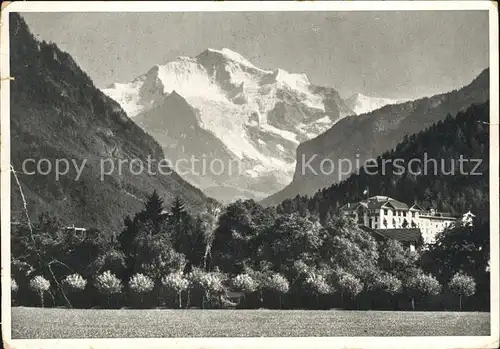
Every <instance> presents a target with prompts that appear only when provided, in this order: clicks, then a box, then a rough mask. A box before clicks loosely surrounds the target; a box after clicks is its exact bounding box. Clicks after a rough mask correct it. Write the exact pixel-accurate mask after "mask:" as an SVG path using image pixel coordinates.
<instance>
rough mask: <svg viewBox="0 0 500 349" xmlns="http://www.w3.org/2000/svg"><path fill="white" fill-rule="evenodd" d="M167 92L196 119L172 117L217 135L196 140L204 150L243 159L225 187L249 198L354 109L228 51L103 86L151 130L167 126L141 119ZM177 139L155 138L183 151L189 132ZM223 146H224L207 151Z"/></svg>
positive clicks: (271, 185) (301, 79)
mask: <svg viewBox="0 0 500 349" xmlns="http://www.w3.org/2000/svg"><path fill="white" fill-rule="evenodd" d="M173 91H175V92H176V93H177V94H179V95H180V96H181V97H182V98H183V100H184V102H183V103H187V104H188V105H189V106H190V108H192V110H194V111H195V113H196V115H197V116H196V118H193V117H192V116H191V117H189V118H188V117H184V116H183V115H179V116H178V117H177V116H170V117H171V118H174V119H176V120H177V119H178V122H179V123H188V122H192V120H196V121H195V123H196V125H191V126H192V127H193V128H192V129H193V130H196V129H203V130H205V131H207V132H209V133H211V134H212V135H214V136H215V137H216V138H217V139H218V140H220V142H219V143H217V142H215V141H213V139H212V140H210V144H211V145H209V146H208V145H207V146H205V145H200V147H201V148H202V149H203V150H206V151H207V152H209V153H211V154H221V153H224V154H227V153H230V154H232V155H231V156H232V157H234V158H237V159H239V160H240V161H241V162H242V163H244V168H245V171H244V173H243V174H242V175H241V177H239V178H233V179H232V181H233V182H232V183H231V185H232V186H233V187H234V188H238V189H243V190H245V195H248V193H254V195H255V196H254V198H257V197H259V196H260V197H263V196H266V195H267V194H269V193H270V192H274V191H276V190H279V189H280V188H282V187H283V186H284V185H286V184H287V183H288V182H289V181H290V180H291V178H292V175H293V170H294V167H295V151H296V148H297V146H298V144H299V143H300V142H302V141H305V140H307V139H310V138H313V137H316V136H317V135H319V134H320V133H321V132H324V131H325V130H327V129H328V128H329V127H331V126H332V125H333V124H334V123H335V122H337V121H338V120H340V119H341V118H343V117H345V116H347V115H350V114H352V113H353V112H352V110H350V109H349V108H348V107H347V106H346V104H345V103H344V101H343V100H342V99H341V98H340V96H339V95H338V93H337V91H335V90H334V89H332V88H329V87H322V86H317V85H314V84H313V83H311V81H310V80H309V78H308V77H307V75H306V74H303V73H299V74H298V73H291V72H288V71H286V70H283V69H275V70H265V69H261V68H259V67H257V66H255V65H254V64H253V63H251V62H250V61H249V60H247V59H246V58H245V57H243V56H242V55H240V54H239V53H237V52H234V51H232V50H230V49H227V48H223V49H221V50H215V49H207V50H205V51H203V52H201V53H200V54H198V55H197V56H195V57H178V58H176V59H175V60H173V61H171V62H168V63H166V64H163V65H156V66H154V67H153V68H151V69H150V70H149V71H148V72H147V73H146V74H144V75H142V76H140V77H138V78H136V79H134V80H133V81H132V82H130V83H125V84H114V85H113V86H110V88H108V89H105V90H103V92H104V93H106V94H107V95H108V96H110V97H111V98H113V99H115V100H116V101H117V102H118V103H119V104H120V105H121V106H122V107H123V109H124V110H125V111H126V112H127V113H128V115H129V116H130V117H131V118H139V119H141V120H142V121H141V124H142V125H144V128H145V130H146V131H147V132H149V133H150V134H156V135H159V134H161V132H165V131H168V130H158V129H154V130H153V129H148V127H149V126H151V125H165V123H162V122H148V121H147V120H146V119H147V118H161V117H162V116H161V115H162V113H164V111H162V110H166V109H161V108H166V106H165V105H164V100H165V98H166V97H167V96H169V95H170V94H172V93H173ZM176 108H177V107H176ZM153 109H154V112H151V113H150V112H149V111H152V110H153ZM176 110H188V109H187V108H177V109H176ZM183 117H184V118H183ZM189 120H191V121H189ZM148 125H149V126H148ZM168 125H169V126H168V127H170V128H171V129H172V128H174V129H183V130H188V129H190V126H189V125H182V127H178V125H173V124H171V123H169V124H168ZM151 127H153V126H151ZM155 127H156V126H155ZM200 132H201V131H200ZM181 136H182V135H179V137H181ZM175 137H176V136H175V135H172V134H169V137H162V141H160V142H163V143H165V144H162V145H163V146H164V147H165V148H168V147H170V146H172V144H173V143H175V145H176V147H184V146H185V147H186V149H188V148H189V145H188V144H186V143H185V142H189V141H191V142H193V140H189V139H187V138H188V137H190V136H188V135H184V136H182V137H185V139H182V138H179V139H177V138H175ZM192 137H196V136H195V135H193V136H192ZM206 137H207V138H206V139H209V138H210V137H208V136H206ZM157 138H158V137H157ZM221 146H222V147H223V148H224V151H222V150H221V149H218V150H217V149H208V148H214V147H218V148H220V147H221ZM205 147H206V148H207V149H204V148H205ZM190 149H193V148H192V147H191V148H190ZM165 152H166V153H168V150H165ZM188 155H189V154H188ZM191 179H192V178H191ZM189 180H190V179H189ZM217 181H220V178H219V179H217V178H215V179H214V182H215V184H214V186H212V188H214V187H218V188H220V186H221V185H224V186H227V185H229V184H228V183H227V182H224V183H221V182H217ZM204 183H206V177H205V178H204ZM193 184H196V185H199V186H200V187H202V189H207V188H204V187H203V185H205V184H203V185H201V184H199V183H193ZM226 192H227V190H226ZM235 196H236V195H235ZM249 197H251V196H249Z"/></svg>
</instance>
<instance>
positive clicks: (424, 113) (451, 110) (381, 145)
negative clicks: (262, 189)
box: [262, 69, 489, 205]
mask: <svg viewBox="0 0 500 349" xmlns="http://www.w3.org/2000/svg"><path fill="white" fill-rule="evenodd" d="M488 99H489V69H485V70H484V71H482V72H481V74H479V76H478V77H477V78H475V79H474V80H473V81H472V82H471V83H470V84H468V85H467V86H464V87H462V88H461V89H458V90H453V91H450V92H448V93H443V94H439V95H435V96H432V97H425V98H421V99H418V100H415V101H409V102H405V103H400V104H394V105H387V106H384V107H382V108H380V109H377V110H374V111H372V112H370V113H366V114H362V115H352V116H348V117H346V118H344V119H342V120H340V121H339V122H338V123H336V124H335V125H333V127H332V128H330V129H329V130H328V131H326V132H324V133H322V134H321V135H319V136H318V137H316V138H313V139H311V140H309V141H307V142H304V143H302V144H300V145H299V147H298V148H297V165H296V168H295V174H294V178H293V180H292V182H291V183H290V184H289V185H288V186H287V187H285V188H284V189H283V190H281V191H280V192H278V193H275V194H273V195H271V196H270V197H268V198H266V199H265V200H263V201H262V202H263V203H264V204H266V205H272V204H274V205H277V204H279V203H280V202H282V201H283V200H285V199H287V198H288V199H290V198H293V197H295V196H296V195H297V194H299V195H313V194H314V193H315V192H316V191H317V190H318V189H322V188H326V187H329V186H330V185H332V184H334V183H338V182H340V181H342V180H344V179H346V178H347V177H349V174H348V173H347V172H348V171H345V170H344V171H345V172H343V173H341V172H340V171H339V168H340V165H338V163H339V162H340V161H341V160H349V161H351V163H352V164H355V161H356V159H359V160H360V161H361V162H363V161H365V160H367V159H370V158H373V157H376V156H379V155H380V154H383V153H384V152H386V151H389V150H391V149H393V148H395V147H396V145H397V144H398V143H400V142H402V141H403V140H404V138H405V136H407V135H411V134H414V133H418V132H420V131H423V130H424V129H426V128H427V127H430V126H431V125H433V124H434V123H436V122H438V121H442V120H443V119H444V118H445V117H446V115H447V114H451V115H456V114H457V113H458V112H459V111H463V110H465V109H467V108H468V107H469V106H470V105H472V104H480V103H484V102H485V101H487V100H488ZM302 159H305V161H302ZM311 159H312V160H311ZM323 159H329V160H332V161H333V163H334V164H335V166H336V167H335V168H334V170H333V171H332V172H329V171H327V172H326V173H321V172H319V171H318V170H319V169H320V165H321V162H322V161H323ZM309 160H311V161H310V162H309V164H310V166H311V167H312V168H313V169H315V171H316V172H317V174H316V173H313V172H312V171H310V169H309V167H305V166H304V168H303V163H307V162H308V161H309ZM355 170H356V167H355V166H353V171H355Z"/></svg>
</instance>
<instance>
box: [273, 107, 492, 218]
mask: <svg viewBox="0 0 500 349" xmlns="http://www.w3.org/2000/svg"><path fill="white" fill-rule="evenodd" d="M488 120H489V106H488V102H486V103H483V104H480V105H473V106H471V107H470V108H468V109H467V110H466V111H463V112H459V113H458V114H457V115H456V117H453V116H451V115H450V114H448V115H447V116H446V118H445V119H444V121H439V122H437V123H436V124H434V125H432V126H431V127H429V128H427V129H426V130H424V131H422V132H420V133H417V134H414V135H411V136H406V137H405V139H404V140H403V142H401V143H399V144H398V145H397V146H396V148H395V149H393V150H391V151H389V152H386V153H384V154H383V155H381V156H379V157H378V158H377V166H376V167H375V166H373V167H371V166H370V167H369V168H368V170H367V169H366V168H362V169H361V170H360V171H359V174H353V175H351V176H350V177H349V178H348V179H346V180H345V181H343V182H341V183H338V184H334V185H332V186H330V187H329V188H325V189H322V190H319V191H318V192H316V193H315V194H314V195H313V196H312V197H307V196H302V197H301V196H297V197H296V198H294V199H287V200H285V201H283V202H282V203H281V204H280V205H278V210H281V211H283V212H294V211H303V210H305V209H307V210H310V211H312V212H315V213H320V215H321V216H323V217H324V216H325V215H326V214H327V213H328V212H329V213H330V214H331V213H334V212H336V211H337V209H338V208H339V207H340V206H341V205H343V204H345V203H347V202H353V201H356V200H361V199H363V198H365V197H366V195H364V194H363V192H364V191H365V190H368V191H369V195H386V196H390V197H393V198H395V199H397V200H400V201H403V202H406V203H408V204H411V203H413V202H417V203H418V204H420V205H421V206H422V207H429V206H432V207H435V208H437V209H439V210H441V211H444V212H450V213H452V214H462V213H464V212H467V211H468V210H471V211H472V212H474V213H475V214H479V215H481V216H483V217H486V216H488V214H489V183H488V181H489V132H488V129H489V124H488ZM424 154H427V155H426V156H427V160H428V162H427V164H428V166H427V169H426V173H425V167H424V163H425V159H426V158H425V157H424V156H425V155H424ZM460 156H462V157H463V159H466V160H471V161H469V162H464V164H463V170H464V171H462V172H463V174H461V173H460V172H461V171H460V166H459V162H458V160H459V159H460ZM395 159H402V161H403V162H400V164H404V166H405V170H404V173H401V172H403V171H402V170H400V169H398V168H397V167H395V166H394V160H395ZM412 159H420V160H421V165H418V164H417V163H416V162H415V163H413V165H411V164H409V162H410V160H412ZM431 159H435V160H437V163H434V162H433V161H432V160H431ZM476 159H477V161H476ZM388 160H392V162H388ZM383 161H385V162H386V165H385V167H384V166H383ZM400 161H401V160H400ZM478 161H480V164H479V166H478V167H477V168H475V167H476V164H477V163H478ZM436 164H437V167H436V166H435V165H436ZM408 166H411V168H412V170H411V171H412V172H413V173H410V171H408ZM443 166H444V167H443ZM453 167H454V173H453V174H448V173H449V172H450V171H451V170H452V169H453ZM383 168H385V174H384V173H382V172H383V171H382V169H383ZM473 170H474V173H480V174H479V175H473V173H472V171H473ZM419 171H421V172H422V174H420V175H418V174H417V173H418V172H419ZM375 172H376V174H373V173H375Z"/></svg>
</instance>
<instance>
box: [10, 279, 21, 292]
mask: <svg viewBox="0 0 500 349" xmlns="http://www.w3.org/2000/svg"><path fill="white" fill-rule="evenodd" d="M18 289H19V285H18V284H17V282H16V280H15V279H13V278H11V279H10V291H11V292H17V290H18Z"/></svg>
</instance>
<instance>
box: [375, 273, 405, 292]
mask: <svg viewBox="0 0 500 349" xmlns="http://www.w3.org/2000/svg"><path fill="white" fill-rule="evenodd" d="M373 287H374V288H375V289H376V290H379V291H382V292H385V293H388V294H390V295H395V294H396V293H400V292H401V290H402V288H403V284H402V282H401V280H399V279H398V278H397V277H396V276H394V275H392V274H389V273H383V274H381V275H379V276H377V277H376V279H375V281H374V284H373Z"/></svg>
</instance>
